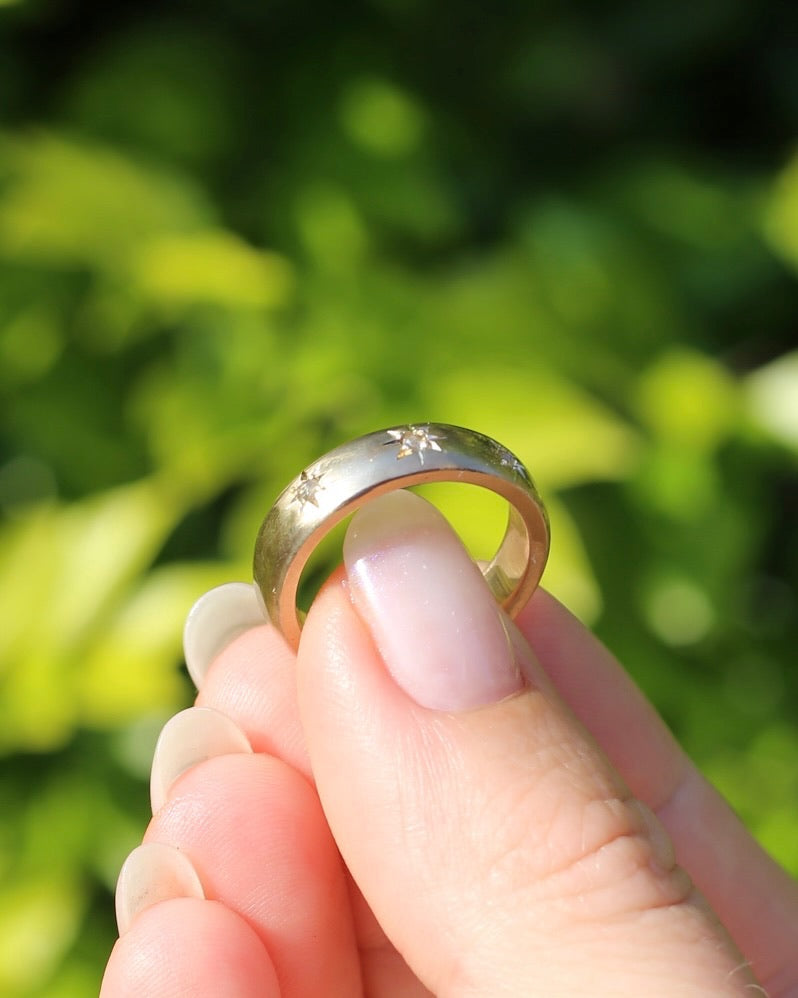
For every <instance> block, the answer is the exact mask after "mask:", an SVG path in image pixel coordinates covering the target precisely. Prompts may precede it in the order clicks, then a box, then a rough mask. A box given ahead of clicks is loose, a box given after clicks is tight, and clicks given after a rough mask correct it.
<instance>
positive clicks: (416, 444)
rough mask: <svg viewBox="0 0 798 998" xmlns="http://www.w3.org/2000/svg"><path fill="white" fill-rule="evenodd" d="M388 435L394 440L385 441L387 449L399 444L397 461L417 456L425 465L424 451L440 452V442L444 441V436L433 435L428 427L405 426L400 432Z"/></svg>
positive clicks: (390, 432) (391, 432) (389, 432)
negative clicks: (413, 455) (391, 445)
mask: <svg viewBox="0 0 798 998" xmlns="http://www.w3.org/2000/svg"><path fill="white" fill-rule="evenodd" d="M387 433H388V436H389V437H391V438H392V439H391V440H386V441H385V446H386V447H387V446H389V445H390V444H399V450H398V452H397V454H396V459H397V461H398V460H399V459H400V458H403V457H410V456H411V455H412V454H417V455H418V459H419V462H420V463H421V464H423V463H424V451H425V450H433V451H435V450H436V451H440V450H441V449H442V448H441V445H440V444H439V443H438V441H439V440H443V439H444V438H443V436H442V435H440V434H435V433H432V432H431V430H430V428H429V427H428V426H412V425H411V426H403V427H401V428H400V429H398V430H388V431H387Z"/></svg>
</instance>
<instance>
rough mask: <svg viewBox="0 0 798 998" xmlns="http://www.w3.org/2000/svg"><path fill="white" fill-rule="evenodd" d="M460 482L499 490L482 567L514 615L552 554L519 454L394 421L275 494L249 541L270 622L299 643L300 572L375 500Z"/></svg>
mask: <svg viewBox="0 0 798 998" xmlns="http://www.w3.org/2000/svg"><path fill="white" fill-rule="evenodd" d="M441 481H446V482H463V483H465V484H470V485H479V486H482V487H483V488H486V489H490V490H491V491H493V492H496V493H498V494H499V495H501V496H503V497H504V498H505V499H506V500H507V502H508V504H509V513H508V519H507V529H506V531H505V534H504V538H503V540H502V542H501V544H500V546H499V549H498V551H497V552H496V554H495V555H494V557H493V559H492V561H491V562H490V563H489V564H488V565H486V566H485V567H484V568H483V572H484V575H485V579H486V581H487V583H488V585H489V587H490V589H491V591H492V593H493V595H494V596H495V597H496V600H497V601H498V602H499V603H500V604H501V605H502V607H503V608H504V609H505V610H506V611H507V613H508V614H509V615H510V616H515V614H517V613H518V611H519V610H520V609H521V608H522V607H523V606H524V604H525V603H526V602H527V600H528V599H529V597H530V596H531V595H532V593H533V592H534V590H535V587H536V586H537V584H538V582H539V580H540V576H541V575H542V573H543V568H544V566H545V564H546V558H547V556H548V551H549V524H548V517H547V515H546V510H545V507H544V505H543V502H542V501H541V499H540V496H539V495H538V492H537V489H536V488H535V485H534V483H533V482H532V479H531V477H530V475H529V472H528V471H527V470H526V468H525V467H524V465H523V464H522V463H521V462H520V461H519V460H518V458H517V457H516V456H515V455H514V454H512V453H511V452H510V451H509V450H507V448H506V447H503V446H502V445H501V444H500V443H498V442H497V441H495V440H493V439H491V438H490V437H486V436H484V435H483V434H481V433H476V432H475V431H474V430H467V429H464V428H463V427H460V426H450V425H448V424H446V423H423V424H411V425H407V426H397V427H393V428H391V429H387V430H378V431H377V432H375V433H369V434H367V435H366V436H364V437H359V438H358V439H357V440H351V441H349V442H348V443H345V444H342V445H341V446H340V447H336V448H335V449H334V450H332V451H330V452H329V453H328V454H325V455H324V456H323V457H320V458H319V459H318V460H317V461H314V462H313V463H312V464H310V465H309V466H308V467H307V468H305V469H304V471H302V472H301V473H300V474H299V475H298V476H297V478H295V479H294V481H293V482H291V484H290V485H288V487H287V488H285V489H284V490H283V492H281V494H280V495H279V496H278V497H277V499H276V501H275V503H274V505H273V506H272V508H271V509H270V510H269V512H268V514H267V515H266V518H265V520H264V521H263V524H262V526H261V528H260V531H259V533H258V537H257V541H256V544H255V562H254V572H255V582H256V583H257V586H258V588H259V590H260V593H261V595H262V597H263V602H264V605H265V608H266V612H267V613H268V615H269V618H270V620H271V621H272V623H273V624H274V625H275V626H276V627H277V628H278V629H279V630H280V631H281V632H282V634H283V635H284V636H285V638H286V639H287V640H288V642H289V643H290V644H291V645H292V646H293V647H294V648H296V647H297V646H298V644H299V636H300V633H301V626H302V624H301V615H300V614H298V611H297V607H296V595H297V588H298V586H299V580H300V577H301V575H302V570H303V569H304V567H305V565H306V564H307V561H308V558H309V557H310V555H311V553H312V552H313V550H314V548H315V547H316V545H317V544H318V543H319V541H320V540H321V538H322V537H324V535H325V534H326V533H327V532H328V531H329V530H331V529H332V527H334V526H335V524H337V523H339V522H340V521H341V520H343V519H344V518H345V517H347V516H349V514H350V513H352V512H354V510H356V509H357V508H358V507H359V506H362V505H364V504H365V503H367V502H368V501H369V500H370V499H372V498H374V497H375V496H378V495H381V494H382V493H384V492H390V491H393V490H395V489H400V488H405V487H408V486H412V485H421V484H423V483H425V482H441Z"/></svg>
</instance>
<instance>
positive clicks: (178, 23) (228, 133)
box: [0, 0, 798, 998]
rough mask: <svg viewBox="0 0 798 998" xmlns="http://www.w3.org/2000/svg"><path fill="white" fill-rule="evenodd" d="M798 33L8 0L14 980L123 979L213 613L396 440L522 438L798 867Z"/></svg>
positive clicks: (753, 13)
mask: <svg viewBox="0 0 798 998" xmlns="http://www.w3.org/2000/svg"><path fill="white" fill-rule="evenodd" d="M797 20H798V19H797V18H796V13H795V8H793V7H792V6H791V5H786V4H777V3H775V2H766V3H763V4H759V5H754V4H750V3H745V2H744V0H696V2H694V3H692V4H691V5H690V7H689V9H687V8H685V9H684V10H683V11H682V12H681V13H677V12H676V11H675V10H674V8H673V7H672V5H670V4H665V3H664V2H662V0H642V2H638V3H631V2H619V3H614V4H609V5H591V4H589V3H587V2H582V3H576V4H571V5H553V4H546V3H542V4H528V5H518V7H515V6H513V5H510V4H504V3H500V4H498V5H494V6H490V7H488V6H486V5H484V4H482V5H479V4H474V3H471V2H468V0H462V2H457V3H454V2H451V0H442V2H440V3H432V2H430V0H370V2H369V0H361V2H349V3H347V2H344V3H339V4H335V5H330V6H325V5H322V4H319V3H308V2H307V0H296V2H292V3H291V4H288V3H287V2H275V3H262V4H256V3H248V2H247V0H233V2H231V3H229V4H226V5H222V6H220V5H218V4H210V3H206V2H204V0H199V2H192V3H191V4H188V3H180V2H178V3H176V4H169V5H166V6H164V5H156V4H147V3H144V4H141V3H137V4H135V5H134V4H132V3H128V2H121V3H119V4H113V5H111V4H100V3H99V2H88V0H87V2H82V3H78V2H74V3H72V4H69V3H68V2H61V3H52V2H45V0H17V2H16V3H15V2H9V0H4V2H0V49H1V50H2V53H3V55H2V59H0V107H2V115H3V123H2V127H1V128H0V399H1V400H2V402H1V403H0V404H1V405H2V424H1V425H0V511H1V512H2V516H3V520H2V526H0V607H2V628H0V704H1V705H2V715H3V725H2V729H1V730H0V748H1V749H2V754H3V757H2V762H1V763H0V802H1V806H2V811H1V812H0V992H1V993H2V994H4V995H9V996H12V998H16V996H20V998H21V996H31V995H48V996H53V998H67V996H82V995H87V994H91V993H94V992H95V991H96V988H97V983H98V980H99V974H100V968H101V966H102V963H103V961H104V958H105V956H106V954H107V952H108V950H109V948H110V946H111V944H112V940H113V937H114V923H113V914H112V890H113V885H114V881H115V877H116V872H117V870H118V867H119V865H120V862H121V860H122V858H123V857H124V855H125V854H126V852H127V851H128V850H129V849H130V848H131V847H132V846H133V845H134V844H136V843H137V841H138V840H139V837H140V834H141V831H142V829H143V826H144V823H145V820H146V816H147V813H148V805H147V790H146V780H147V775H148V765H149V760H150V756H151V751H152V747H153V744H154V739H155V737H156V734H157V731H158V729H159V726H160V725H161V724H162V723H163V721H164V720H165V719H166V718H167V717H168V716H169V714H170V713H172V712H173V711H175V710H177V709H179V708H180V707H182V706H184V705H186V704H187V703H188V702H189V701H190V697H191V692H190V689H189V685H188V683H187V680H186V678H185V676H184V673H183V671H182V668H181V658H180V654H181V653H180V635H181V627H182V621H183V619H184V616H185V613H186V611H187V609H188V608H189V606H190V604H191V603H192V602H193V600H194V599H195V598H196V597H197V596H198V595H199V594H200V593H202V592H203V591H204V590H205V589H207V588H208V587H210V586H211V585H214V584H216V583H220V582H223V581H226V580H230V579H237V578H244V579H245V578H248V577H249V576H250V557H251V547H252V542H253V539H254V535H255V532H256V530H257V527H258V525H259V523H260V519H261V517H262V515H263V514H264V512H265V510H266V509H267V508H268V505H269V503H270V501H271V500H272V498H273V497H274V496H275V494H276V493H277V491H279V489H280V488H281V487H282V486H283V485H284V484H285V483H286V481H287V480H288V479H289V478H290V477H292V476H293V475H294V474H295V473H296V472H297V471H298V470H299V469H300V468H301V467H302V466H303V465H304V464H305V463H306V462H308V461H309V460H311V459H313V458H314V457H316V456H317V455H319V454H320V453H321V452H323V451H324V450H326V449H328V448H329V447H331V446H333V445H334V444H336V443H338V442H341V441H342V440H344V439H346V438H348V437H351V436H353V435H356V434H358V433H361V432H365V431H368V430H371V429H374V428H377V427H380V426H383V425H391V424H394V423H397V422H405V421H423V420H425V419H435V420H443V421H449V422H456V423H463V424H465V425H469V426H473V427H474V428H476V429H479V430H481V431H483V432H486V433H489V434H492V435H494V436H496V437H497V438H498V439H500V440H501V441H502V442H504V443H505V444H507V445H508V446H510V447H511V448H513V449H514V450H515V451H516V452H517V453H518V454H520V455H521V456H522V458H523V459H524V460H525V461H526V462H527V463H528V465H529V467H530V468H531V469H532V471H533V474H534V475H535V477H536V479H537V481H538V484H539V486H540V487H541V490H542V491H543V493H544V495H545V496H546V497H547V500H548V503H549V505H550V509H551V514H552V521H553V537H554V542H553V550H552V556H551V562H550V567H549V569H548V571H547V576H546V579H547V583H548V585H549V587H550V588H551V589H553V590H554V591H555V592H556V593H557V594H558V595H560V597H561V598H562V599H563V600H564V601H565V602H566V603H568V604H569V605H570V606H571V607H572V608H573V609H574V610H575V611H576V612H577V613H579V614H580V615H581V616H582V617H583V618H584V619H586V620H587V621H588V622H590V623H591V624H593V625H594V626H595V627H596V629H597V630H598V632H599V633H600V634H601V635H602V636H603V637H604V638H605V640H607V641H608V642H609V644H610V645H611V647H613V648H614V649H615V650H616V651H617V652H618V654H619V655H620V656H621V657H622V659H623V660H624V662H625V663H626V664H627V666H628V668H629V669H630V671H631V672H632V673H633V674H634V675H635V677H636V678H637V679H638V681H639V682H640V683H641V685H642V686H643V687H644V688H645V689H646V690H647V692H648V693H649V694H650V695H651V696H652V697H653V698H654V700H655V702H656V703H657V704H658V706H659V707H660V709H661V710H662V712H663V714H664V715H665V717H666V718H667V720H668V721H669V723H670V724H671V725H672V727H673V728H674V730H675V731H676V732H677V734H678V735H679V737H680V738H681V739H682V740H683V741H684V743H685V744H686V746H687V747H688V749H689V750H690V751H691V752H692V753H693V754H694V755H695V756H696V758H697V759H698V761H699V762H700V764H701V765H702V766H703V768H704V770H705V771H706V772H707V773H708V774H709V775H710V776H711V777H712V778H713V779H714V780H715V781H716V782H717V783H718V784H719V785H720V787H721V788H722V789H723V791H724V792H725V793H726V794H727V795H728V797H729V798H730V800H731V801H732V803H733V804H734V805H735V807H736V808H737V809H738V810H739V812H740V813H741V814H742V816H743V817H744V819H745V820H746V821H747V822H748V823H749V825H750V827H751V828H752V829H753V830H754V832H755V833H756V834H757V835H758V836H759V838H760V839H761V841H762V842H763V843H764V844H765V845H766V846H767V847H768V848H769V849H770V850H771V851H772V852H773V853H774V854H775V855H777V856H778V857H779V858H780V859H781V860H782V861H783V862H784V863H786V865H787V866H788V867H789V868H790V869H791V870H792V871H793V872H795V873H798V831H797V829H798V765H796V763H797V762H798V706H797V705H798V670H797V669H796V658H795V649H796V644H797V643H798V623H797V622H796V590H797V588H798V585H797V580H796V565H798V531H796V528H795V522H796V521H795V513H796V504H797V501H798V481H797V479H796V465H797V463H798V353H797V352H795V345H794V343H795V341H794V330H795V325H796V314H798V295H796V283H795V277H796V274H795V272H796V269H798V155H796V154H795V149H794V143H795V139H796V121H798V51H797V50H796V42H795V39H796V37H798V31H796V28H797V27H798V24H797V23H796V21H797ZM436 497H437V498H438V499H440V501H441V504H442V505H443V506H444V508H445V509H446V511H447V512H448V513H449V514H450V515H451V516H452V518H453V520H454V521H455V522H456V524H457V525H458V526H459V527H460V529H461V530H462V532H463V534H464V536H465V537H466V538H467V539H468V541H469V543H470V544H471V545H472V548H473V550H474V551H475V553H478V552H479V551H480V549H481V548H484V547H489V546H490V544H491V543H493V541H494V540H495V534H496V531H497V530H498V529H499V524H498V521H496V519H495V516H494V515H493V514H494V512H495V511H491V515H489V516H487V517H485V516H483V515H481V513H480V514H479V515H477V514H476V513H475V510H477V511H479V510H481V509H482V507H481V506H480V500H479V499H478V498H476V497H474V496H472V495H471V494H470V493H468V494H467V490H457V489H441V490H439V491H438V493H436ZM325 557H326V561H325V563H324V565H322V566H321V567H320V568H319V572H322V571H326V570H327V569H329V567H330V565H331V563H332V560H333V559H334V558H335V557H336V554H335V552H334V551H330V550H327V551H326V553H325Z"/></svg>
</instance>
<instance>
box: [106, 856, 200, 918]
mask: <svg viewBox="0 0 798 998" xmlns="http://www.w3.org/2000/svg"><path fill="white" fill-rule="evenodd" d="M204 897H205V892H204V891H203V889H202V884H201V883H200V879H199V877H198V876H197V871H196V870H195V869H194V867H193V866H192V864H191V861H190V860H189V858H188V857H187V856H186V855H185V854H184V853H182V852H180V851H179V850H178V849H175V848H174V847H173V846H167V845H164V844H163V843H161V842H148V843H146V845H143V846H139V847H138V848H137V849H134V850H133V852H132V853H131V854H130V855H129V856H128V858H127V859H126V860H125V862H124V863H123V864H122V869H121V870H120V871H119V880H117V882H116V924H117V925H118V927H119V935H120V936H122V935H124V934H125V932H127V930H128V929H129V928H130V925H131V923H132V921H133V919H134V918H135V917H136V915H138V913H139V912H140V911H144V909H145V908H149V907H150V906H151V905H153V904H157V903H158V901H168V900H169V899H170V898H204Z"/></svg>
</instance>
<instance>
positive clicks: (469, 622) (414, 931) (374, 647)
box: [298, 492, 751, 996]
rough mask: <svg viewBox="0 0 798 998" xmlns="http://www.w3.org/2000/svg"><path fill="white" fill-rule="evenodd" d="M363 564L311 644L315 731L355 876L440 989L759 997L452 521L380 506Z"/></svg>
mask: <svg viewBox="0 0 798 998" xmlns="http://www.w3.org/2000/svg"><path fill="white" fill-rule="evenodd" d="M344 561H345V566H346V578H345V579H344V580H343V583H339V584H335V583H331V584H329V585H328V586H327V587H326V589H325V590H324V591H323V592H322V593H321V595H320V596H319V598H318V599H317V600H316V602H315V604H314V606H313V608H312V609H311V612H310V614H309V615H308V619H307V621H306V624H305V629H304V633H303V636H302V641H301V644H300V649H299V657H298V683H299V702H300V710H301V713H302V721H303V725H304V728H305V734H306V738H307V743H308V749H309V752H310V757H311V762H312V766H313V771H314V775H315V778H316V782H317V786H318V791H319V795H320V797H321V800H322V804H323V806H324V809H325V812H326V815H327V818H328V821H329V824H330V827H331V829H332V832H333V834H334V836H335V838H336V841H337V843H338V846H339V848H340V850H341V853H342V855H343V857H344V860H345V861H346V863H347V865H348V867H349V869H350V871H351V873H352V875H353V877H354V879H355V881H356V882H357V884H358V886H359V887H360V889H361V891H362V892H363V894H364V896H365V898H366V900H367V901H368V903H369V905H370V906H371V909H372V911H373V912H374V914H375V915H376V917H377V920H378V921H379V923H380V924H381V926H382V928H383V929H384V930H385V932H386V933H387V935H388V937H389V938H390V940H391V941H392V942H393V943H394V945H395V946H396V947H397V949H398V950H399V952H400V953H401V954H402V956H403V957H404V959H405V960H406V961H407V963H408V964H409V966H410V967H411V969H412V970H413V971H414V972H415V973H416V975H417V976H418V977H419V978H420V980H421V981H422V982H423V984H424V985H425V986H426V987H427V988H429V989H430V990H431V991H432V992H433V993H434V994H436V995H439V996H449V995H452V996H455V995H456V996H462V995H488V994H489V995H528V994H545V995H550V996H557V995H575V994H591V995H598V994H612V995H626V994H629V995H633V994H634V995H639V994H641V993H642V994H646V995H658V994H662V995H668V996H672V995H676V994H685V995H688V994H691V995H692V994H696V995H698V994H707V993H712V994H717V995H725V994H738V993H739V994H742V993H743V991H744V988H745V984H746V983H747V982H750V980H751V979H750V978H748V977H744V974H743V972H740V971H737V972H735V968H738V967H739V965H740V963H741V960H740V957H739V955H737V954H736V953H735V952H734V949H733V947H732V946H731V944H730V943H729V942H728V940H727V939H726V937H725V935H724V933H723V930H722V929H721V928H720V926H719V925H718V923H717V921H716V920H715V919H714V917H713V916H712V914H711V913H710V912H709V911H708V910H707V908H706V906H705V905H704V904H703V902H702V901H701V900H700V898H698V896H697V895H696V893H695V892H694V890H693V889H692V886H691V883H690V880H689V878H688V877H687V875H686V874H685V873H684V871H682V870H681V869H679V868H678V867H676V866H675V864H674V860H673V852H672V849H671V847H670V843H669V842H668V839H667V836H666V834H665V832H664V830H663V829H662V827H661V825H660V824H659V822H658V821H657V819H656V818H655V817H654V815H653V814H652V812H651V811H649V810H648V809H647V808H646V807H645V806H644V805H642V804H641V803H639V802H637V801H635V800H633V799H631V797H630V794H629V791H628V790H627V789H626V787H625V785H624V783H623V781H622V779H621V778H620V776H619V775H618V774H617V773H615V772H614V771H613V769H612V767H611V766H610V765H609V763H608V762H607V760H606V758H605V757H604V755H603V754H602V752H601V751H600V749H599V748H598V747H597V746H596V745H595V743H594V742H592V740H591V739H590V737H589V736H588V735H587V734H586V732H585V731H584V730H583V729H582V728H581V727H580V726H579V725H578V723H577V722H576V720H575V719H574V717H573V716H572V715H571V713H570V712H569V711H568V710H567V708H566V707H565V706H564V705H563V704H562V703H561V702H559V701H558V699H557V697H556V695H555V693H554V692H553V690H552V688H551V685H550V684H549V683H548V682H547V680H546V677H545V675H543V674H542V672H541V669H540V667H539V666H538V665H537V663H536V662H535V660H534V657H533V655H532V652H531V651H530V649H529V647H528V646H527V645H526V644H525V643H524V641H523V639H522V638H521V636H520V634H519V633H518V632H517V631H516V629H515V628H514V627H513V626H512V625H511V624H509V622H507V621H506V619H505V618H504V617H503V615H502V614H501V612H500V611H499V609H498V607H497V605H496V603H495V601H494V599H493V597H492V595H491V594H490V592H489V590H488V588H487V586H486V585H485V583H484V581H483V579H482V575H481V573H480V571H479V569H478V568H477V567H476V565H475V564H474V563H473V562H472V561H471V559H470V558H469V556H468V554H467V553H466V551H465V550H464V549H463V547H462V545H461V544H460V541H459V539H458V538H457V537H456V535H455V534H454V533H453V532H452V530H451V529H450V527H449V526H448V524H447V523H446V521H445V520H444V519H443V517H442V516H441V515H440V514H439V513H438V512H437V511H436V510H435V509H434V508H433V507H432V506H430V505H429V504H428V503H426V502H425V501H424V500H422V499H420V498H419V497H418V496H415V495H412V494H410V493H407V492H396V493H392V494H389V495H386V496H383V497H381V498H378V499H376V500H374V501H373V502H372V503H370V504H369V505H368V506H366V507H364V508H363V509H362V510H361V511H360V512H358V513H357V514H356V515H355V517H354V518H353V521H352V523H351V525H350V528H349V531H348V534H347V537H346V541H345V544H344ZM587 665H588V663H586V667H587Z"/></svg>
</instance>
